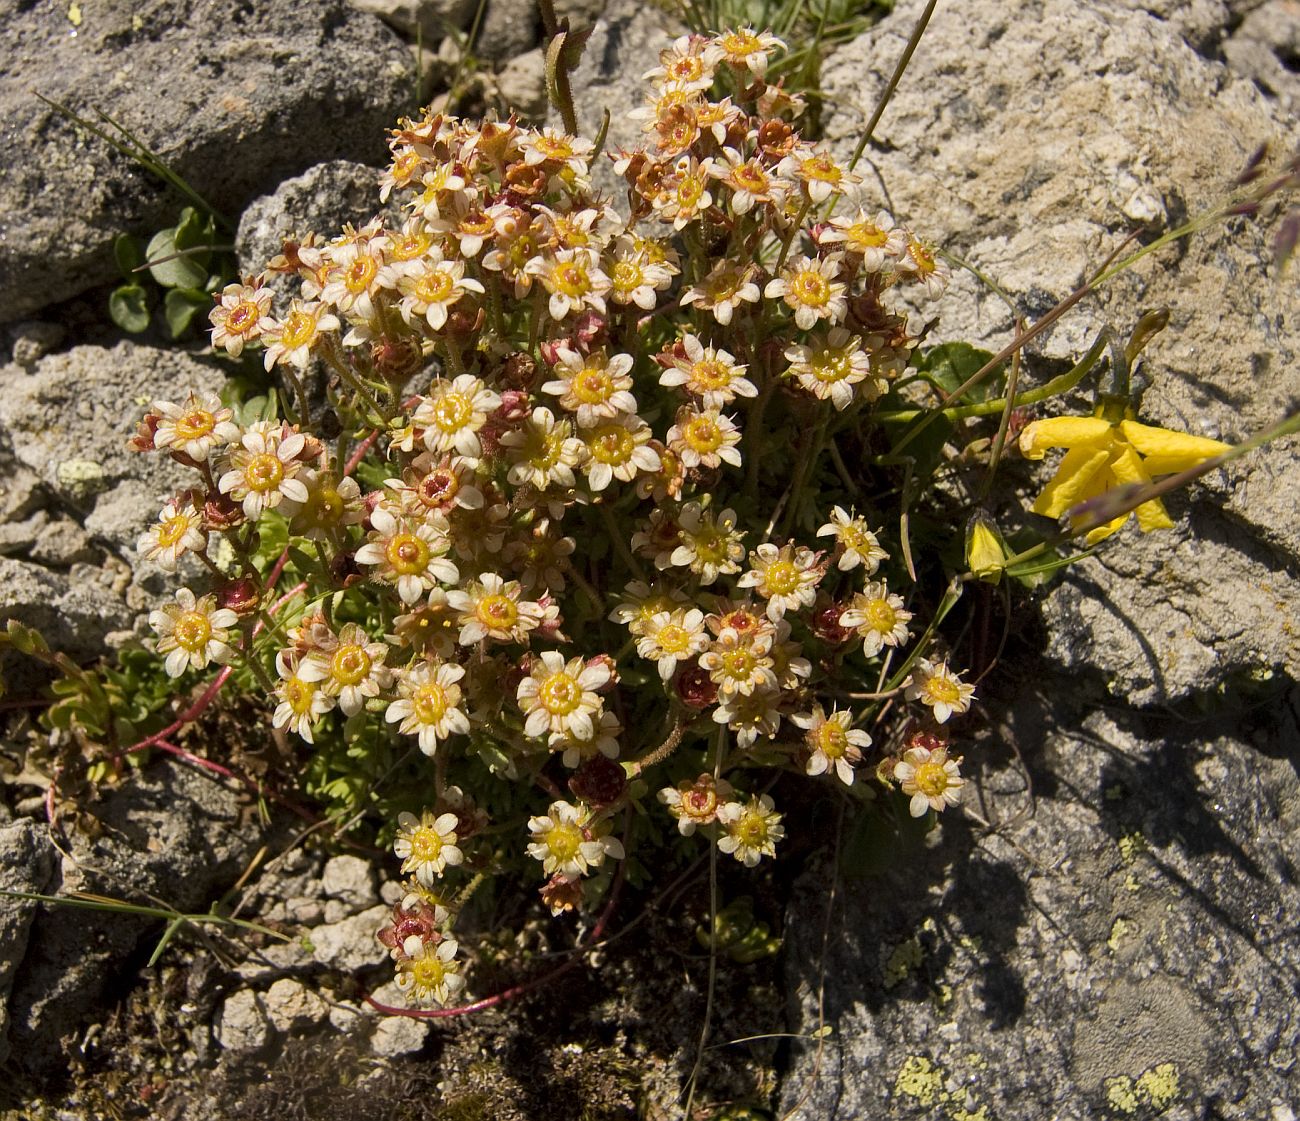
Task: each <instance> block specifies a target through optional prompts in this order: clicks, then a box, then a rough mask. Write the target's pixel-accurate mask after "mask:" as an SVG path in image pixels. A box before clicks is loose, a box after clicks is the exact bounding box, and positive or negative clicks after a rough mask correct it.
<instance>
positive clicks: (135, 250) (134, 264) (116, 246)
mask: <svg viewBox="0 0 1300 1121" xmlns="http://www.w3.org/2000/svg"><path fill="white" fill-rule="evenodd" d="M113 259H114V260H115V261H116V262H117V267H118V270H119V271H120V272H121V273H122V275H123V276H124V277H126V278H127V280H130V281H132V282H134V280H135V270H136V269H138V268H139V267H140V266H141V265H143V264H144V250H143V249H141V248H140V239H139V238H135V237H132V236H131V235H130V234H121V235H120V236H119V237H117V238H115V239H114V241H113Z"/></svg>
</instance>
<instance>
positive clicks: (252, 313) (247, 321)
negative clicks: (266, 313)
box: [226, 301, 261, 335]
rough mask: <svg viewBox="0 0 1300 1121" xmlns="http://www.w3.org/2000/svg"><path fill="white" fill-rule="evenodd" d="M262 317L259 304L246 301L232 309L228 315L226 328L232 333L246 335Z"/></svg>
mask: <svg viewBox="0 0 1300 1121" xmlns="http://www.w3.org/2000/svg"><path fill="white" fill-rule="evenodd" d="M260 318H261V317H260V316H259V315H258V313H257V305H256V304H253V303H249V302H248V301H244V302H243V303H240V304H236V305H235V306H234V307H233V308H231V309H230V313H229V314H228V315H227V316H226V330H227V331H228V332H229V333H230V334H232V335H246V334H248V333H249V332H250V331H251V330H253V328H255V327H256V326H257V323H258V320H259V319H260Z"/></svg>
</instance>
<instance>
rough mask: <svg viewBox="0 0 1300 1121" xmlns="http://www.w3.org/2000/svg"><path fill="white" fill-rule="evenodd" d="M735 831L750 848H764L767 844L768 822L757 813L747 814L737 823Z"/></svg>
mask: <svg viewBox="0 0 1300 1121" xmlns="http://www.w3.org/2000/svg"><path fill="white" fill-rule="evenodd" d="M735 831H736V836H737V837H739V838H740V840H741V842H742V843H743V844H744V845H745V846H747V847H748V848H755V849H757V848H762V847H763V845H764V844H766V842H767V822H766V821H764V820H763V818H762V817H760V816H759V815H758V814H756V813H746V814H745V815H744V816H743V817H742V818H741V819H740V820H739V821H738V822H736V825H735Z"/></svg>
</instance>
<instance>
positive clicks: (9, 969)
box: [0, 821, 55, 1062]
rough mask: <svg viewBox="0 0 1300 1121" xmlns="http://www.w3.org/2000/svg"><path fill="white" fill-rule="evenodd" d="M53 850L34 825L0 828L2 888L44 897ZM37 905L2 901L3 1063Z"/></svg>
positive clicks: (0, 1036) (0, 1008) (0, 1010)
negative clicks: (13, 995)
mask: <svg viewBox="0 0 1300 1121" xmlns="http://www.w3.org/2000/svg"><path fill="white" fill-rule="evenodd" d="M54 867H55V860H54V848H53V847H52V846H51V845H50V843H49V841H48V840H47V839H46V837H45V835H44V830H43V829H42V828H41V827H40V826H39V825H37V824H36V823H35V822H34V821H16V822H14V823H13V824H11V825H5V826H3V827H0V887H2V888H4V889H5V890H6V891H22V892H31V893H34V894H43V893H45V892H48V891H49V888H50V880H51V878H52V877H53V874H54ZM38 906H39V905H38V904H36V903H34V902H29V901H27V900H23V899H0V1062H5V1061H6V1060H7V1059H8V1058H9V1050H10V1048H9V1007H8V1006H9V991H10V989H11V988H12V987H13V983H14V977H15V975H16V974H17V972H18V969H19V968H20V966H21V964H22V960H23V957H24V955H25V954H26V953H27V943H28V938H29V936H30V934H31V928H32V923H33V920H34V919H35V917H36V913H37V908H38Z"/></svg>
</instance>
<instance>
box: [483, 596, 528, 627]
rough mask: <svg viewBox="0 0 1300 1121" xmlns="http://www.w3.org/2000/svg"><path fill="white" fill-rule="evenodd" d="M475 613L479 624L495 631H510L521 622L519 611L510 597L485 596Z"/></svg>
mask: <svg viewBox="0 0 1300 1121" xmlns="http://www.w3.org/2000/svg"><path fill="white" fill-rule="evenodd" d="M474 613H475V614H476V615H477V616H478V619H479V622H481V623H482V624H483V625H484V626H485V627H490V628H492V629H493V630H509V629H510V628H511V627H513V626H514V625H515V623H517V622H518V621H519V609H518V608H517V607H516V606H515V602H514V600H512V599H511V598H510V597H509V596H501V595H492V596H484V597H483V598H482V599H481V600H479V601H478V606H477V607H475V609H474Z"/></svg>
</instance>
